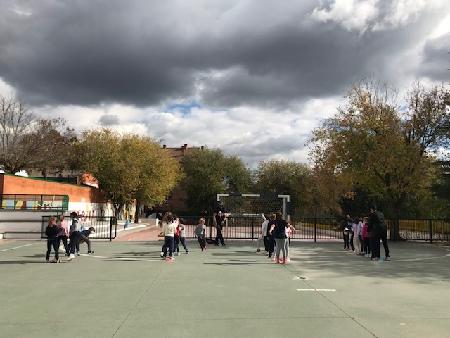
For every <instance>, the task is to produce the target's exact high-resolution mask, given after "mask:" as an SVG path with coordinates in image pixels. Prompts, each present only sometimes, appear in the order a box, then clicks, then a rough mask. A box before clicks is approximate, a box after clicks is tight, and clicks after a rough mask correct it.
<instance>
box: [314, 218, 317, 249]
mask: <svg viewBox="0 0 450 338" xmlns="http://www.w3.org/2000/svg"><path fill="white" fill-rule="evenodd" d="M314 243H317V217H314Z"/></svg>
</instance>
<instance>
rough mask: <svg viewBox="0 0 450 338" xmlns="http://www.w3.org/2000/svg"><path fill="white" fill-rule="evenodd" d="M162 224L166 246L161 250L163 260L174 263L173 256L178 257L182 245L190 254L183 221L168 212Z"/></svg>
mask: <svg viewBox="0 0 450 338" xmlns="http://www.w3.org/2000/svg"><path fill="white" fill-rule="evenodd" d="M161 224H162V230H161V236H163V237H164V244H163V246H162V248H161V258H163V259H166V260H168V261H173V260H174V257H173V256H174V255H175V256H178V255H179V253H180V243H181V245H183V248H184V250H185V252H186V254H188V253H189V250H188V248H187V242H186V228H185V226H184V224H183V223H182V222H181V220H180V219H179V218H178V217H176V216H175V215H173V214H172V213H171V212H167V213H166V214H165V215H164V216H163V218H162V222H161Z"/></svg>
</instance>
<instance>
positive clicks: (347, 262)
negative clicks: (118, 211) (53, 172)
mask: <svg viewBox="0 0 450 338" xmlns="http://www.w3.org/2000/svg"><path fill="white" fill-rule="evenodd" d="M160 244H161V243H160V242H113V243H109V242H95V243H94V250H95V254H94V256H82V257H78V258H77V259H75V260H74V261H72V262H70V263H66V262H63V263H60V264H49V263H44V262H43V261H44V250H45V249H44V247H45V242H37V241H36V242H33V241H31V242H30V241H22V242H21V241H14V242H9V241H3V242H1V243H0V289H1V307H0V330H1V331H0V336H1V337H48V336H52V337H242V338H244V337H347V338H349V337H358V338H359V337H428V338H430V337H449V335H450V333H449V332H450V292H449V290H450V270H449V267H450V247H445V246H442V245H441V246H432V245H429V244H424V243H391V247H392V261H391V262H370V261H368V260H367V259H366V258H362V257H357V256H354V255H352V254H350V253H348V252H344V251H343V250H341V244H340V243H318V244H313V243H301V242H297V243H294V244H293V246H292V247H291V248H292V256H291V257H292V262H291V263H290V264H288V265H285V266H281V265H276V264H274V263H272V262H270V261H269V260H268V259H267V258H265V256H264V255H262V254H256V253H255V252H254V251H255V250H254V247H253V246H252V244H251V243H250V242H247V243H232V242H230V243H229V245H228V247H226V248H217V247H213V246H209V247H208V250H207V252H206V253H202V252H200V251H199V249H198V247H197V245H196V243H195V242H194V240H191V241H190V247H191V249H192V250H191V252H190V254H189V255H186V254H182V255H181V256H179V257H177V258H176V260H175V262H174V263H166V262H164V261H161V260H160V259H159V249H160ZM82 250H83V252H85V250H86V248H85V246H84V247H83V248H82Z"/></svg>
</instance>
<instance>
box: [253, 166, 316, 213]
mask: <svg viewBox="0 0 450 338" xmlns="http://www.w3.org/2000/svg"><path fill="white" fill-rule="evenodd" d="M255 179H256V189H257V191H258V192H259V193H261V194H264V193H272V194H276V195H278V194H287V195H290V196H291V207H292V209H293V211H292V216H294V215H295V216H300V215H305V214H310V213H311V212H312V205H313V203H312V202H313V201H312V195H311V184H310V183H311V181H312V179H311V170H310V169H309V167H308V166H307V165H305V164H302V163H297V162H292V161H267V162H260V163H259V165H258V169H257V170H256V173H255Z"/></svg>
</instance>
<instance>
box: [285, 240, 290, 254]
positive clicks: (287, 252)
mask: <svg viewBox="0 0 450 338" xmlns="http://www.w3.org/2000/svg"><path fill="white" fill-rule="evenodd" d="M289 244H291V243H290V241H289V238H287V239H286V240H285V241H284V250H285V251H286V258H288V257H289Z"/></svg>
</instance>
